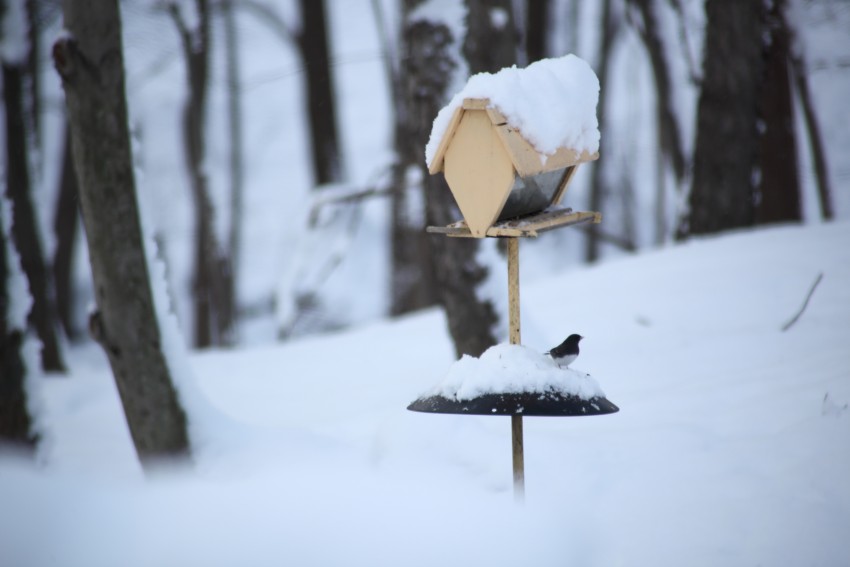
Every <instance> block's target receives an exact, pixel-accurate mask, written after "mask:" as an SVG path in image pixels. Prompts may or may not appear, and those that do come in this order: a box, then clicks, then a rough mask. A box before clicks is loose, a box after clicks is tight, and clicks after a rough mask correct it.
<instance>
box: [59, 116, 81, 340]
mask: <svg viewBox="0 0 850 567" xmlns="http://www.w3.org/2000/svg"><path fill="white" fill-rule="evenodd" d="M78 200H79V191H78V189H77V174H76V173H75V172H74V155H73V152H72V150H71V130H70V128H69V127H68V126H66V127H65V149H64V150H63V157H62V176H61V177H60V179H59V199H58V202H57V203H56V211H55V213H54V215H53V232H54V234H55V235H56V251H55V252H54V254H53V281H54V282H55V286H56V310H57V313H58V315H59V321H60V322H61V323H62V327H63V328H64V329H65V336H67V337H68V338H69V339H73V338H75V337H76V336H77V334H78V329H77V328H76V327H75V326H74V269H73V268H74V250H75V248H76V242H77V224H78V221H77V219H78V217H79V210H80V209H79V207H78V206H77V201H78Z"/></svg>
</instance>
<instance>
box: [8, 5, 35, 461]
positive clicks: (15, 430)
mask: <svg viewBox="0 0 850 567" xmlns="http://www.w3.org/2000/svg"><path fill="white" fill-rule="evenodd" d="M0 19H2V14H0ZM5 206H6V200H5V199H4V198H3V197H2V196H0V441H3V442H5V443H10V444H13V445H17V446H23V447H27V448H32V447H33V446H34V445H35V438H34V436H33V435H32V430H31V427H32V419H31V418H30V415H29V411H28V410H27V397H26V389H25V387H24V380H25V379H26V367H25V365H24V360H23V356H22V354H21V347H22V343H23V337H24V329H18V328H16V327H15V326H14V325H13V324H11V322H10V321H9V311H10V309H11V300H12V298H11V297H10V295H9V281H10V278H11V274H12V270H13V268H12V265H11V261H12V258H11V257H10V256H11V255H10V254H8V251H9V250H10V249H11V247H12V242H11V238H8V236H7V232H6V227H5V226H4V225H3V221H4V219H5V218H6V216H5V214H4V213H5V211H3V209H4V207H5Z"/></svg>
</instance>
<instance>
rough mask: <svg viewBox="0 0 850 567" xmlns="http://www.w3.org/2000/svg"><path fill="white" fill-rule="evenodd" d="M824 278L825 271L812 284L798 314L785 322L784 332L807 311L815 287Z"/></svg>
mask: <svg viewBox="0 0 850 567" xmlns="http://www.w3.org/2000/svg"><path fill="white" fill-rule="evenodd" d="M822 279H823V272H821V273H819V274H818V277H817V278H815V283H813V284H812V287H811V288H810V289H809V293H808V295H806V300H805V301H804V302H803V306H802V307H800V310H799V311H798V312H797V314H796V315H794V317H793V318H792V319H791V320H790V321H788V322H787V323H785V325H783V327H782V331H783V332H784V331H787V330H788V329H790V328H791V325H793V324H794V323H796V322H797V319H799V318H800V315H802V314H803V311H805V310H806V307H807V306H808V305H809V300H810V299H811V298H812V294H814V293H815V288H816V287H818V284H819V283H820V281H821V280H822Z"/></svg>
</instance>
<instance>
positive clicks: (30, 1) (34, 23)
mask: <svg viewBox="0 0 850 567" xmlns="http://www.w3.org/2000/svg"><path fill="white" fill-rule="evenodd" d="M25 6H26V11H27V23H28V24H29V30H27V32H28V33H27V39H28V40H29V48H30V49H29V55H28V57H27V79H28V81H27V82H28V83H29V92H28V93H27V98H28V99H29V108H28V111H27V114H28V122H29V124H28V125H29V127H30V129H31V130H32V139H33V144H34V145H35V147H36V149H37V150H39V152H38V153H39V154H40V153H41V150H42V149H43V148H42V136H41V73H40V70H41V69H40V67H41V44H40V43H39V39H40V38H39V35H40V34H41V19H40V17H39V13H38V8H39V4H38V2H37V0H26V3H25Z"/></svg>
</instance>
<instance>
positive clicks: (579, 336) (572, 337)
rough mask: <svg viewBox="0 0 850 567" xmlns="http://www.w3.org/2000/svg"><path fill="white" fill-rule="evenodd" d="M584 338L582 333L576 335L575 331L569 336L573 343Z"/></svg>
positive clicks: (568, 338)
mask: <svg viewBox="0 0 850 567" xmlns="http://www.w3.org/2000/svg"><path fill="white" fill-rule="evenodd" d="M583 338H584V337H582V336H581V335H576V334H575V333H573V334H572V335H570V336H569V337H567V340H568V341H570V342H571V343H577V342H579V341H580V340H582V339H583Z"/></svg>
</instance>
